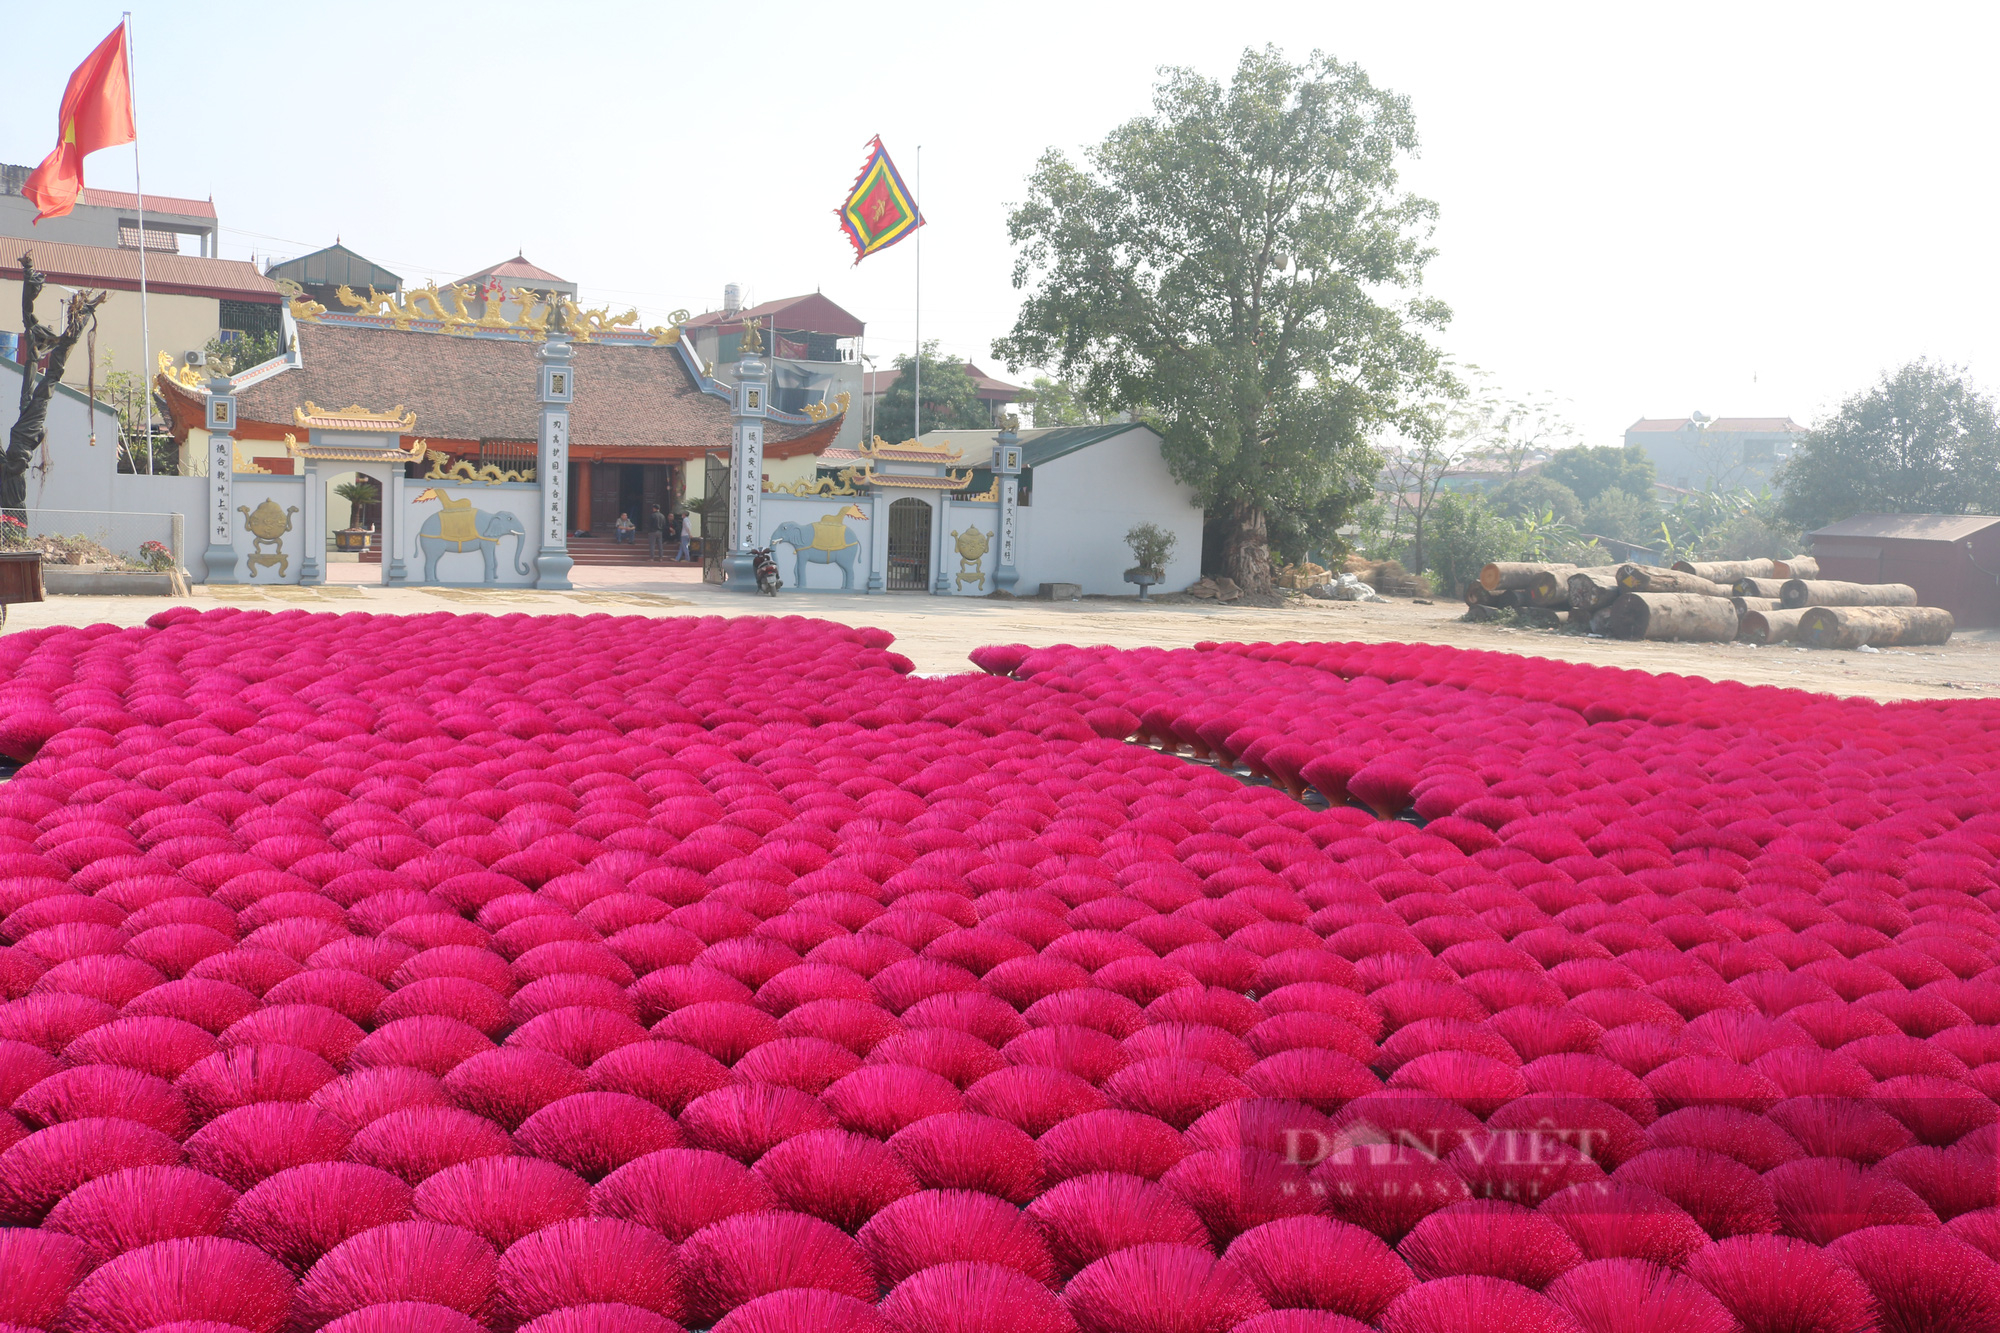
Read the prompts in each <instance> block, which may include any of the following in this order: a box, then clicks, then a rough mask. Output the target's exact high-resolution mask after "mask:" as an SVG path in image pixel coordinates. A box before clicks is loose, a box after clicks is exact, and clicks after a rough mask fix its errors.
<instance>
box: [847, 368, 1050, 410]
mask: <svg viewBox="0 0 2000 1333" xmlns="http://www.w3.org/2000/svg"><path fill="white" fill-rule="evenodd" d="M902 373H903V372H902V371H901V370H900V369H898V370H871V371H868V372H866V373H865V374H864V375H863V376H862V387H861V391H862V392H863V393H865V394H867V395H868V396H869V397H871V398H872V397H873V396H875V395H876V394H878V393H887V392H889V389H890V386H892V385H894V384H895V382H896V380H897V378H898V377H899V376H901V375H902ZM965 373H966V374H967V375H969V376H971V378H972V383H973V385H974V387H975V388H977V389H978V390H979V396H980V397H981V398H982V399H984V400H986V401H987V402H995V403H1011V402H1013V401H1014V400H1015V399H1017V398H1019V397H1020V396H1021V395H1022V394H1024V393H1026V392H1027V390H1026V389H1024V388H1022V387H1021V386H1020V385H1018V384H1009V383H1007V381H1005V380H997V379H994V378H993V377H992V376H991V375H989V374H987V373H986V372H985V371H983V370H981V369H980V368H979V367H978V366H976V365H974V364H973V363H972V362H970V361H967V362H966V363H965Z"/></svg>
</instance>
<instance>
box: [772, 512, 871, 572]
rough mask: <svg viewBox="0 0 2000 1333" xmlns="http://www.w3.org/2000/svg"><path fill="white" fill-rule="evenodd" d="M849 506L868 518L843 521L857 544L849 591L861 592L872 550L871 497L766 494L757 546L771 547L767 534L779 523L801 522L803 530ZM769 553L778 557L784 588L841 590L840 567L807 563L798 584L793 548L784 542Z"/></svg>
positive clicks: (809, 561) (796, 564)
mask: <svg viewBox="0 0 2000 1333" xmlns="http://www.w3.org/2000/svg"><path fill="white" fill-rule="evenodd" d="M849 505H854V506H855V507H857V508H859V509H860V510H861V512H862V513H863V514H867V515H869V516H870V517H867V518H848V519H844V520H843V522H844V523H845V524H846V526H847V527H848V528H849V529H851V530H852V531H853V533H854V536H855V538H856V539H857V540H858V541H859V542H860V543H861V547H860V549H859V550H857V551H856V552H855V553H854V586H853V589H852V591H854V592H864V591H866V590H867V588H868V570H869V566H870V564H871V562H872V553H873V551H874V549H875V524H874V519H873V514H874V510H875V497H874V496H872V495H863V496H843V495H814V496H800V495H772V494H766V495H765V496H764V499H763V503H762V504H760V505H759V506H758V514H757V544H758V545H759V546H770V545H771V544H772V543H771V534H772V533H774V532H776V531H777V530H778V527H779V525H780V524H784V523H802V524H804V525H805V526H806V527H807V528H810V527H811V526H812V525H813V524H814V523H815V522H817V521H818V520H820V519H822V518H825V517H826V516H827V515H828V514H834V513H838V512H839V511H840V510H842V509H845V508H847V507H848V506H849ZM808 540H810V538H809V539H808ZM773 554H775V555H776V556H777V558H778V573H779V576H780V577H782V578H783V579H784V581H785V587H787V588H798V587H801V586H803V587H804V588H805V589H808V590H812V591H824V592H838V591H840V590H841V589H840V579H841V571H840V566H838V565H834V564H819V563H817V562H815V561H811V560H808V561H807V562H806V566H805V575H806V577H805V582H804V584H803V585H801V584H800V583H799V581H798V577H797V576H798V568H799V567H798V557H797V555H796V553H795V548H794V547H793V546H792V545H791V544H790V543H785V544H784V545H781V546H779V547H777V549H776V550H775V551H774V552H773Z"/></svg>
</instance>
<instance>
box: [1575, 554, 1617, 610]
mask: <svg viewBox="0 0 2000 1333" xmlns="http://www.w3.org/2000/svg"><path fill="white" fill-rule="evenodd" d="M1567 583H1568V585H1569V609H1570V610H1572V611H1580V612H1582V613H1583V614H1585V615H1589V614H1590V613H1591V612H1593V611H1602V610H1603V609H1604V608H1605V607H1607V606H1609V605H1611V604H1612V603H1613V602H1615V601H1617V600H1618V594H1619V592H1620V591H1621V589H1620V588H1619V587H1618V576H1617V575H1616V574H1615V573H1613V572H1612V571H1611V570H1610V568H1608V567H1604V566H1597V567H1593V568H1590V569H1579V570H1577V571H1576V573H1574V574H1572V575H1570V576H1569V578H1568V580H1567Z"/></svg>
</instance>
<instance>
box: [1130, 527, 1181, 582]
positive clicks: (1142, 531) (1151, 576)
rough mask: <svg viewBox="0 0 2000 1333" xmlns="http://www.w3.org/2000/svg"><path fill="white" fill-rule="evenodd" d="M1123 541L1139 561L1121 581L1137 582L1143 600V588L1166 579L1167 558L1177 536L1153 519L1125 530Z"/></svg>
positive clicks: (1175, 542)
mask: <svg viewBox="0 0 2000 1333" xmlns="http://www.w3.org/2000/svg"><path fill="white" fill-rule="evenodd" d="M1125 544H1126V545H1127V546H1129V547H1131V548H1132V558H1133V559H1134V560H1136V561H1138V562H1139V563H1138V564H1137V565H1136V566H1134V567H1133V568H1131V569H1128V570H1126V571H1125V581H1126V582H1127V583H1136V584H1137V585H1139V599H1140V600H1141V601H1144V600H1145V597H1146V589H1148V588H1150V587H1152V586H1153V585H1154V584H1156V583H1164V582H1165V581H1166V577H1167V561H1168V560H1170V559H1172V558H1173V554H1174V547H1175V546H1177V545H1179V544H1180V538H1179V537H1177V536H1175V535H1174V534H1173V533H1171V532H1168V531H1167V530H1166V529H1165V528H1162V527H1160V526H1159V525H1158V524H1156V523H1141V524H1139V525H1138V526H1137V527H1135V528H1133V529H1132V530H1131V531H1130V532H1127V533H1126V534H1125Z"/></svg>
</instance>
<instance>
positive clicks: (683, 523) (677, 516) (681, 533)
mask: <svg viewBox="0 0 2000 1333" xmlns="http://www.w3.org/2000/svg"><path fill="white" fill-rule="evenodd" d="M693 528H694V520H693V519H692V518H690V517H689V516H688V511H687V509H686V507H685V506H682V505H675V506H674V535H675V536H676V537H678V538H679V539H680V546H679V549H678V551H677V552H676V553H675V555H674V559H676V560H683V561H684V560H686V559H687V558H688V535H689V533H690V532H691V531H692V530H693Z"/></svg>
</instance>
